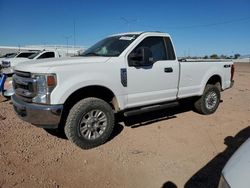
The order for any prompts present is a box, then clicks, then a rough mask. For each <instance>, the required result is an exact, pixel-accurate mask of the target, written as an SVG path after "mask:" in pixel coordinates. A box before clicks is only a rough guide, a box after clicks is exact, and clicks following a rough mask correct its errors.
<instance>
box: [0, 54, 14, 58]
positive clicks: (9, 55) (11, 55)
mask: <svg viewBox="0 0 250 188" xmlns="http://www.w3.org/2000/svg"><path fill="white" fill-rule="evenodd" d="M15 56H16V53H9V54H5V55H3V56H1V57H0V58H12V57H15Z"/></svg>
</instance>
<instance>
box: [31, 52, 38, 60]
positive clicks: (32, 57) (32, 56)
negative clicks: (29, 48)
mask: <svg viewBox="0 0 250 188" xmlns="http://www.w3.org/2000/svg"><path fill="white" fill-rule="evenodd" d="M39 53H40V52H36V53H34V54H32V55H30V56H29V57H28V58H29V59H34V57H36V56H37V55H38V54H39Z"/></svg>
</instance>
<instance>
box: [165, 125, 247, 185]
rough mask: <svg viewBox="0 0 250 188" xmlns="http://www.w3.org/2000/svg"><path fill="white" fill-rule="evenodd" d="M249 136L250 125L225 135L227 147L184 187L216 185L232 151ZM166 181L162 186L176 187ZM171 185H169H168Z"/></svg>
mask: <svg viewBox="0 0 250 188" xmlns="http://www.w3.org/2000/svg"><path fill="white" fill-rule="evenodd" d="M248 138H250V126H248V127H246V128H245V129H243V130H241V131H240V132H238V133H237V134H236V135H235V136H234V137H232V136H227V137H226V138H225V139H224V144H225V145H226V146H227V148H226V149H225V150H224V151H223V152H221V153H219V154H218V155H216V156H215V157H214V158H213V159H212V160H211V161H209V162H208V163H207V164H206V165H205V166H204V167H202V168H201V169H200V170H199V171H197V172H196V173H195V174H194V175H193V176H192V177H191V178H190V179H189V180H188V181H187V182H186V184H185V186H184V187H185V188H200V187H209V188H210V187H211V188H216V187H218V184H219V180H220V176H221V172H222V169H223V168H224V166H225V165H226V163H227V161H228V160H229V159H230V157H231V156H232V155H233V154H234V152H235V151H236V150H237V149H238V148H239V147H240V146H241V145H242V144H243V143H244V142H245V141H246V140H247V139H248ZM169 182H171V181H167V182H166V183H164V184H163V186H162V188H171V187H174V186H175V187H177V186H176V185H175V184H174V183H173V182H171V184H170V183H169ZM170 185H171V186H170Z"/></svg>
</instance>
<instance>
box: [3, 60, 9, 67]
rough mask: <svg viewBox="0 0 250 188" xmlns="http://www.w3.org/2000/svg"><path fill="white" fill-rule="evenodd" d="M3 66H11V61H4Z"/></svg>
mask: <svg viewBox="0 0 250 188" xmlns="http://www.w3.org/2000/svg"><path fill="white" fill-rule="evenodd" d="M2 67H4V68H8V67H10V61H2Z"/></svg>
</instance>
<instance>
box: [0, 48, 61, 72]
mask: <svg viewBox="0 0 250 188" xmlns="http://www.w3.org/2000/svg"><path fill="white" fill-rule="evenodd" d="M63 56H65V53H63V52H61V51H58V50H41V51H40V50H39V51H27V52H20V53H19V54H18V55H17V56H16V57H13V58H6V59H3V60H2V65H1V66H2V69H3V70H2V71H3V72H4V73H5V74H12V73H13V68H14V67H15V66H17V65H18V64H19V63H22V62H25V61H30V60H36V59H46V58H59V57H63Z"/></svg>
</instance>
